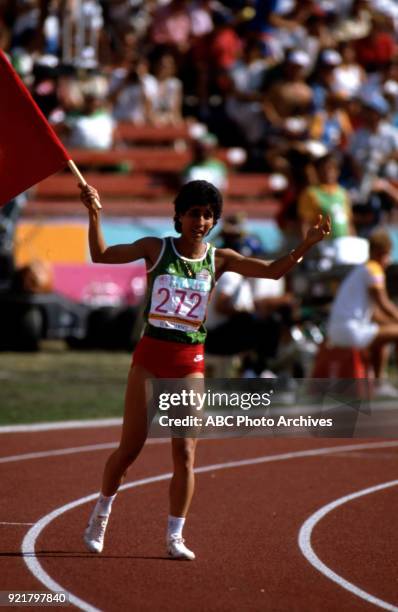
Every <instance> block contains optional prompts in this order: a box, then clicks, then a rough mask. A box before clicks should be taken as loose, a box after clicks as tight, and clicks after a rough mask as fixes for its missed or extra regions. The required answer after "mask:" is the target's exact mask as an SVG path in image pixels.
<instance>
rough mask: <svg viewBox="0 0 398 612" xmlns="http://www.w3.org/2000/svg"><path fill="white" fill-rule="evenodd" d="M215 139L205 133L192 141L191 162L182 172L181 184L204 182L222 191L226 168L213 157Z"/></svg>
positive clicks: (215, 145) (215, 144)
mask: <svg viewBox="0 0 398 612" xmlns="http://www.w3.org/2000/svg"><path fill="white" fill-rule="evenodd" d="M217 144H218V143H217V138H216V137H215V136H214V135H213V134H209V133H206V134H204V135H203V136H200V137H198V138H196V139H193V141H192V160H191V162H190V164H188V166H187V167H186V168H185V169H184V170H183V173H182V180H183V183H189V182H190V181H196V180H205V181H208V182H210V183H212V184H213V185H215V186H216V187H217V189H220V190H221V191H223V190H224V189H225V188H226V186H227V180H228V179H227V174H228V171H227V167H226V165H225V164H224V163H223V162H222V161H221V160H219V159H217V158H216V157H215V156H214V151H215V149H216V147H217Z"/></svg>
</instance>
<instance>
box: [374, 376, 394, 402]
mask: <svg viewBox="0 0 398 612" xmlns="http://www.w3.org/2000/svg"><path fill="white" fill-rule="evenodd" d="M374 397H375V398H377V399H380V398H385V399H391V398H394V399H397V398H398V389H397V387H394V385H392V384H391V383H390V382H389V381H388V380H384V379H381V380H379V381H376V382H375V387H374Z"/></svg>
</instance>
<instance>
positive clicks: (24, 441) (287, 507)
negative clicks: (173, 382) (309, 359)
mask: <svg viewBox="0 0 398 612" xmlns="http://www.w3.org/2000/svg"><path fill="white" fill-rule="evenodd" d="M118 433H119V430H118V428H115V427H112V428H109V429H108V430H107V429H93V430H65V431H49V432H36V433H30V434H28V433H18V434H17V433H15V434H7V435H5V434H2V435H0V457H6V456H9V455H15V454H20V453H27V452H34V451H43V450H54V449H59V448H68V447H76V446H80V445H86V444H99V443H103V442H112V441H115V442H116V440H117V437H118ZM364 442H365V441H364V440H357V441H356V442H353V441H352V440H326V439H282V438H275V439H267V440H264V439H235V440H214V441H201V442H200V444H199V448H198V458H197V465H198V466H200V465H209V464H216V463H221V462H225V461H237V460H240V459H247V458H253V457H260V456H265V455H277V454H280V453H285V452H295V451H299V450H303V449H311V448H322V447H335V446H339V445H342V446H346V445H348V444H351V443H354V444H363V443H364ZM373 442H383V441H382V440H379V441H377V440H373ZM108 454H109V450H101V451H93V452H85V453H76V454H70V455H65V456H59V457H46V458H35V459H31V460H25V461H15V462H9V463H0V478H1V483H2V484H1V498H0V523H1V522H16V523H34V522H36V521H38V520H39V519H40V518H41V517H42V516H44V515H46V514H48V513H49V512H50V511H52V510H53V509H55V508H58V507H60V506H63V505H64V504H66V503H68V502H70V501H73V500H75V499H78V498H80V497H84V496H86V495H88V494H90V493H94V492H95V491H97V490H98V488H99V481H100V475H101V471H102V466H103V464H104V461H105V459H106V457H107V455H108ZM397 458H398V446H397V447H390V448H388V447H387V448H373V449H367V450H357V451H354V452H347V451H341V452H338V453H333V454H330V455H320V456H313V457H293V458H290V459H288V460H284V461H275V462H267V463H264V464H257V465H249V466H245V467H238V468H234V469H225V470H224V469H222V470H218V471H214V472H209V473H203V474H198V476H197V489H196V495H195V498H194V502H193V505H192V509H191V513H190V516H189V520H188V521H187V526H186V529H185V534H184V535H185V537H186V538H187V541H188V545H189V546H190V547H192V548H193V550H194V551H195V553H196V555H197V560H196V561H195V562H193V563H188V562H185V563H184V562H174V561H169V560H167V559H166V557H165V554H164V532H165V522H166V516H167V486H168V483H167V482H158V483H156V482H155V483H152V484H148V485H145V486H142V487H138V488H132V489H128V490H126V491H122V492H121V493H120V494H119V497H118V499H117V501H116V503H115V505H114V510H113V513H112V518H111V523H110V527H109V529H108V534H107V540H106V546H105V550H104V552H103V554H102V555H99V556H95V555H90V554H89V553H87V552H86V551H85V549H84V547H83V544H82V539H81V536H82V532H83V530H84V527H85V524H86V520H87V516H88V514H89V511H90V509H91V506H92V504H90V505H88V504H84V505H82V506H79V507H77V508H75V509H73V510H71V511H68V512H66V513H64V514H61V515H60V516H59V517H58V518H56V519H55V520H54V521H53V522H51V523H50V524H49V525H48V526H47V527H46V528H45V529H44V530H43V532H42V533H41V535H40V536H39V538H38V541H37V543H36V554H37V557H38V560H39V562H40V563H41V565H42V567H43V568H44V570H45V571H46V572H47V573H48V574H49V575H50V576H51V577H52V579H53V580H55V581H56V582H58V583H59V584H60V585H62V587H63V588H64V589H65V590H68V591H70V592H71V593H73V594H74V595H76V596H78V597H79V598H81V599H82V600H84V601H86V602H88V603H89V604H91V605H93V606H95V607H97V608H99V609H102V610H105V611H112V612H113V611H120V610H123V611H124V610H131V611H133V612H141V611H147V610H148V611H149V610H151V611H152V610H162V611H169V610H170V611H171V610H173V611H174V610H175V611H181V612H182V611H184V612H185V611H188V610H189V611H192V612H199V611H202V610H203V611H204V610H206V611H207V612H212V611H220V612H221V611H228V612H229V611H239V612H241V611H244V612H246V611H252V610H253V611H254V610H255V611H270V612H279V611H280V612H296V611H297V612H318V611H320V610H325V611H330V612H332V611H333V612H335V611H336V610H339V611H350V612H351V611H356V610H372V609H373V610H375V609H376V607H375V606H374V605H372V604H370V603H367V602H366V601H364V600H363V599H360V598H358V597H356V596H355V595H353V594H351V593H350V592H348V591H346V590H345V589H343V588H342V587H340V586H339V585H337V584H335V583H334V582H331V581H330V580H329V579H327V578H326V577H325V576H323V575H322V574H320V573H319V572H318V571H317V570H316V569H315V568H313V567H312V566H311V565H310V564H309V563H308V561H307V560H306V559H305V558H304V556H303V555H302V553H301V551H300V549H299V547H298V544H297V536H298V532H299V530H300V527H301V525H302V524H303V522H304V521H305V520H306V519H307V518H308V517H309V516H310V515H311V514H313V513H314V512H315V511H316V510H317V509H319V508H320V507H321V506H323V505H325V504H327V503H329V502H331V501H333V500H335V499H337V498H339V497H342V496H344V495H347V494H349V493H352V492H354V491H358V490H360V489H364V488H366V487H370V486H373V485H377V484H379V483H382V482H386V481H389V480H394V479H397V478H398V469H397ZM170 469H171V461H170V450H169V445H168V444H153V445H148V446H147V447H146V448H145V449H144V451H143V453H142V454H141V456H140V457H139V459H138V461H137V462H136V464H135V465H134V466H133V468H132V469H131V470H130V472H129V476H128V480H131V481H132V480H137V479H139V478H143V477H148V476H155V475H158V474H162V473H165V472H169V471H170ZM397 506H398V489H397V488H396V487H395V488H394V487H393V488H390V489H386V490H383V491H381V492H378V493H374V494H372V495H367V496H365V497H361V498H359V499H357V500H354V501H352V502H350V503H348V504H345V505H343V506H341V507H340V508H337V509H336V510H335V511H333V512H331V513H330V514H328V515H327V516H326V517H325V518H324V519H323V520H322V521H321V522H320V523H319V524H318V525H317V526H316V528H315V529H314V535H313V540H312V543H313V547H314V549H315V551H316V553H317V555H318V556H319V557H320V558H321V559H322V561H323V562H324V563H325V564H326V565H328V566H329V567H330V568H331V569H332V570H334V571H335V572H336V573H338V574H340V575H341V576H343V577H344V578H345V579H346V580H348V581H350V582H352V583H354V584H355V585H357V586H358V587H360V588H362V589H363V590H365V591H367V592H369V593H372V594H373V595H374V596H376V597H378V598H380V599H383V600H385V601H387V602H390V603H391V604H393V605H395V606H398V579H397V572H396V568H397V566H398V546H397V537H396V534H397V532H398V518H397ZM28 529H29V526H28V525H2V524H0V542H1V544H0V590H2V591H6V590H7V591H9V590H10V591H13V590H17V591H26V590H36V591H37V590H41V589H42V590H46V589H45V588H44V587H43V585H41V584H40V582H38V580H37V579H36V578H35V577H34V576H33V575H32V574H31V573H30V572H29V570H28V568H27V566H26V564H25V562H24V559H23V557H22V555H21V552H20V551H21V542H22V539H23V537H24V535H25V533H26V532H27V531H28ZM397 609H398V608H397Z"/></svg>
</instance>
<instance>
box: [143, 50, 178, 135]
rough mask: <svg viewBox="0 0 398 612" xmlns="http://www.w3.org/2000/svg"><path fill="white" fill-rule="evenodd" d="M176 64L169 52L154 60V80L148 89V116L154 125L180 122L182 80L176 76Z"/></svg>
mask: <svg viewBox="0 0 398 612" xmlns="http://www.w3.org/2000/svg"><path fill="white" fill-rule="evenodd" d="M176 72H177V66H176V62H175V59H174V56H173V55H172V54H171V53H164V54H162V55H161V56H160V57H159V58H158V59H157V60H156V62H155V68H154V71H153V75H154V81H153V82H151V87H150V91H149V95H150V100H151V109H150V116H151V122H152V123H153V124H154V125H179V124H180V123H181V122H182V94H183V90H182V82H181V81H180V79H178V78H177V76H176Z"/></svg>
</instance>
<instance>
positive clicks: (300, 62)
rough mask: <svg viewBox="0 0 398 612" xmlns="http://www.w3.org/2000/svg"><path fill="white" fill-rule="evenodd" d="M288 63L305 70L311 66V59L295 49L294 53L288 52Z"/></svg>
mask: <svg viewBox="0 0 398 612" xmlns="http://www.w3.org/2000/svg"><path fill="white" fill-rule="evenodd" d="M287 60H288V62H290V63H291V64H296V65H297V66H302V67H303V68H307V67H308V66H310V65H311V58H310V56H309V55H308V53H306V52H305V51H302V50H301V49H295V50H294V51H290V53H289V55H288V56H287Z"/></svg>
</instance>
